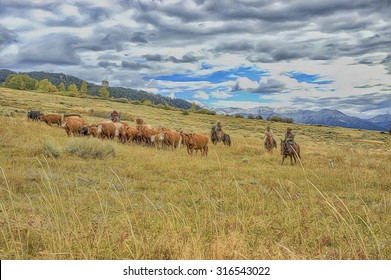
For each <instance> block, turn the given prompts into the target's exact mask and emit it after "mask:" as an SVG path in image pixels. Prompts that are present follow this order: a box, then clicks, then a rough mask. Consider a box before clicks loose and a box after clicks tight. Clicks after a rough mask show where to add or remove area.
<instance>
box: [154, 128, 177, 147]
mask: <svg viewBox="0 0 391 280" xmlns="http://www.w3.org/2000/svg"><path fill="white" fill-rule="evenodd" d="M159 136H160V137H159V138H160V140H162V143H163V144H164V145H167V146H169V147H171V148H172V149H174V148H177V149H179V148H180V147H181V143H182V136H181V134H180V133H179V132H177V131H172V130H162V131H160V133H159Z"/></svg>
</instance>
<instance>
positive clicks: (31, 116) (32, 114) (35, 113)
mask: <svg viewBox="0 0 391 280" xmlns="http://www.w3.org/2000/svg"><path fill="white" fill-rule="evenodd" d="M41 116H43V114H42V113H41V112H40V111H28V112H27V118H28V119H30V120H33V121H39V119H40V117H41Z"/></svg>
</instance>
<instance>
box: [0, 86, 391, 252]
mask: <svg viewBox="0 0 391 280" xmlns="http://www.w3.org/2000/svg"><path fill="white" fill-rule="evenodd" d="M28 109H40V110H42V111H44V112H45V113H57V112H59V113H79V114H82V115H83V116H84V117H85V118H86V120H87V121H88V122H90V123H92V122H95V121H97V120H101V119H104V118H106V119H107V118H108V116H109V113H110V112H111V111H112V110H113V109H116V110H117V111H119V112H121V113H122V116H123V119H126V120H127V121H129V123H131V124H134V122H132V120H133V119H134V118H136V117H141V118H143V119H144V120H145V121H146V122H147V123H148V124H150V125H152V126H165V127H170V128H172V129H178V130H185V131H193V132H198V133H204V134H207V135H209V132H210V128H211V125H212V124H214V123H215V122H216V121H217V120H219V121H221V122H222V124H223V128H224V130H225V132H226V133H228V134H230V135H231V139H232V142H233V145H232V147H225V146H223V145H222V144H221V143H220V144H219V145H217V146H213V145H211V144H210V147H209V155H208V156H207V157H201V156H200V155H198V156H193V157H191V156H189V155H188V154H187V152H186V150H185V149H184V148H181V149H179V150H174V151H172V150H156V149H154V148H151V147H144V146H141V145H137V144H135V145H130V144H126V145H122V144H120V143H118V142H117V141H109V140H105V141H101V140H98V139H88V138H68V137H67V136H66V133H65V131H64V130H63V129H61V128H58V127H56V126H53V127H49V126H47V125H46V124H45V123H41V122H31V121H28V120H27V119H26V111H27V110H28ZM268 124H271V126H272V129H273V131H274V133H275V135H276V136H277V137H278V138H281V137H282V135H283V134H284V132H285V130H286V124H282V123H269V122H265V121H262V120H248V119H242V118H232V117H225V116H209V115H202V114H193V113H190V114H189V115H183V114H182V113H181V112H180V111H167V110H163V109H157V108H152V107H148V106H140V105H139V106H137V105H132V104H122V103H112V102H110V101H103V100H95V99H82V98H72V97H66V96H59V95H50V94H40V93H34V92H24V91H14V90H9V89H4V88H0V134H1V137H0V196H1V199H0V230H1V232H0V258H1V259H391V237H390V236H391V235H390V232H391V215H390V214H391V192H390V190H391V182H390V176H389V174H391V137H390V136H389V135H386V134H380V133H379V132H374V131H364V130H362V131H360V130H352V129H343V128H334V127H321V126H310V125H295V124H291V125H290V126H291V127H292V128H293V131H294V133H295V134H296V140H297V142H298V143H299V144H300V145H301V147H302V162H301V163H299V164H296V165H294V166H291V165H290V164H289V161H286V162H285V164H284V165H280V162H281V157H280V155H279V152H278V151H275V152H274V154H273V155H270V154H267V153H266V152H265V151H264V149H263V148H262V141H263V131H264V129H265V127H266V125H268ZM80 151H84V152H85V153H84V154H83V153H79V152H80ZM77 154H80V156H78V155H77ZM330 159H334V160H335V167H334V168H332V169H331V168H329V166H328V162H329V160H330Z"/></svg>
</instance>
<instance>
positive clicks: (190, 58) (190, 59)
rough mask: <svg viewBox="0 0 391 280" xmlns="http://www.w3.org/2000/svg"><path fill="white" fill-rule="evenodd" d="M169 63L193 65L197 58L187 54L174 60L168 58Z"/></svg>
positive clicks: (173, 58)
mask: <svg viewBox="0 0 391 280" xmlns="http://www.w3.org/2000/svg"><path fill="white" fill-rule="evenodd" d="M168 60H169V61H171V62H173V63H194V62H197V61H198V58H197V57H195V56H194V54H192V53H187V54H185V55H183V56H182V58H176V57H174V56H170V57H169V58H168Z"/></svg>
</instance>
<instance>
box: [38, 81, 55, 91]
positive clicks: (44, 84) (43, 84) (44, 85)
mask: <svg viewBox="0 0 391 280" xmlns="http://www.w3.org/2000/svg"><path fill="white" fill-rule="evenodd" d="M37 89H38V91H41V92H55V91H57V88H56V86H55V85H53V84H52V83H51V82H50V81H49V80H48V79H43V80H40V81H39V82H38V88H37Z"/></svg>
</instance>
